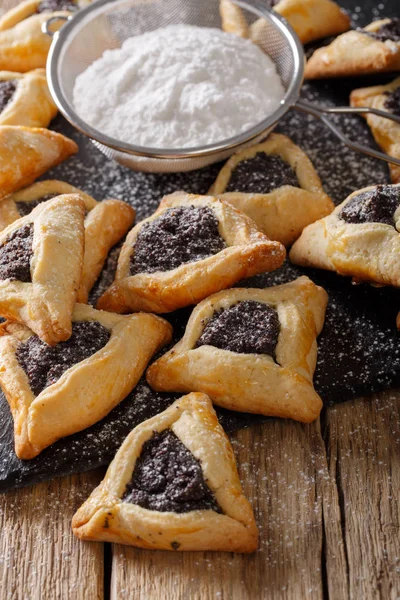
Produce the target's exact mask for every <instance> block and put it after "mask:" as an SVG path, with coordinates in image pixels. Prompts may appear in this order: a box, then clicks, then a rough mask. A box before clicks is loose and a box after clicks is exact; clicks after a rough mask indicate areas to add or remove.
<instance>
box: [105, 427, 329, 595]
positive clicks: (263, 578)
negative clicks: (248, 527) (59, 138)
mask: <svg viewBox="0 0 400 600" xmlns="http://www.w3.org/2000/svg"><path fill="white" fill-rule="evenodd" d="M232 437H233V443H234V449H235V453H236V456H237V460H238V466H239V471H240V475H241V480H242V483H243V487H244V490H245V493H246V495H247V497H248V498H249V500H250V501H251V503H252V505H253V507H254V510H255V513H256V518H257V522H258V525H259V528H260V538H261V542H260V549H259V551H258V552H257V553H255V554H254V555H250V556H244V555H233V554H213V553H210V552H209V553H207V552H205V553H190V554H185V553H171V552H170V553H168V552H150V551H141V550H137V549H133V548H128V547H124V546H120V545H116V546H114V548H113V570H112V585H111V599H112V600H117V599H118V600H120V599H121V598H135V599H137V600H139V599H140V600H145V599H146V600H152V599H156V598H157V599H158V598H163V599H165V600H167V599H179V600H181V599H190V600H194V599H201V600H208V599H211V598H213V599H214V598H222V599H223V598H225V599H229V600H244V599H246V600H247V599H248V598H285V600H286V599H288V600H291V599H293V600H294V599H296V600H298V598H305V597H307V598H309V599H315V600H317V599H318V600H319V599H321V598H323V582H322V568H321V561H322V541H323V540H322V498H321V494H320V491H319V490H320V489H322V488H321V486H320V484H319V480H320V479H321V478H325V479H327V470H326V461H325V447H324V444H323V441H322V438H321V436H320V433H319V425H318V424H313V425H310V426H303V425H300V424H296V423H293V422H288V421H286V422H283V421H278V420H275V421H270V422H268V423H266V424H265V425H263V426H258V427H254V428H251V429H247V430H242V431H239V432H238V433H237V434H235V435H234V436H232ZM327 485H328V484H327V483H326V482H325V487H327Z"/></svg>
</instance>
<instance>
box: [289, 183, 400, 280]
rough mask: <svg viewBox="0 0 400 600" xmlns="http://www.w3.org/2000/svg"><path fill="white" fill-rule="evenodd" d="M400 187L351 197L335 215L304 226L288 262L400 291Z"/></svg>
mask: <svg viewBox="0 0 400 600" xmlns="http://www.w3.org/2000/svg"><path fill="white" fill-rule="evenodd" d="M399 207H400V185H378V186H370V187H366V188H364V189H362V190H357V191H356V192H353V193H352V194H350V196H349V197H348V198H346V200H345V201H344V202H342V204H340V205H339V206H337V207H336V208H335V210H334V211H333V213H332V214H330V215H329V216H328V217H325V218H324V219H321V220H320V221H317V222H316V223H313V224H312V225H309V226H308V227H306V228H305V230H304V231H303V233H302V234H301V236H300V237H299V239H298V240H297V242H295V244H294V245H293V246H292V250H291V252H290V260H291V261H292V262H293V263H295V264H296V265H302V266H304V267H317V268H319V269H328V270H330V271H336V272H337V273H339V274H340V275H349V276H351V277H353V278H354V280H355V281H369V282H371V283H378V284H383V285H393V286H396V287H400V266H399V260H398V257H399V255H400V234H399V229H400V210H399Z"/></svg>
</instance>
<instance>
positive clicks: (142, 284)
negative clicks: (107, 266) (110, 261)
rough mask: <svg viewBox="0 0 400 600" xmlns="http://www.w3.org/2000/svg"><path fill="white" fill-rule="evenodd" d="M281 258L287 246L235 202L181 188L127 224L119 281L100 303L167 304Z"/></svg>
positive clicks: (151, 307)
mask: <svg viewBox="0 0 400 600" xmlns="http://www.w3.org/2000/svg"><path fill="white" fill-rule="evenodd" d="M284 258H285V249H284V247H283V246H282V245H281V244H280V243H279V242H273V241H271V240H270V239H269V238H268V237H267V236H265V235H264V234H263V233H261V232H260V231H259V230H258V228H257V227H256V224H255V223H254V222H253V221H252V220H251V219H249V218H248V217H246V215H244V214H242V213H241V212H239V211H237V210H236V209H235V208H233V207H232V206H231V205H230V204H227V203H226V202H224V201H222V200H219V199H217V198H213V197H211V196H197V195H194V194H176V195H174V196H171V197H170V199H169V201H168V205H163V204H161V205H160V207H159V208H158V209H157V211H156V212H155V213H154V214H153V215H152V216H151V217H149V218H148V219H145V220H144V221H141V222H140V223H138V225H136V226H135V227H134V228H133V229H132V230H131V231H130V233H129V234H128V236H127V238H126V241H125V243H124V246H123V248H122V250H121V254H120V257H119V261H118V267H117V273H116V277H115V281H114V283H113V284H112V285H111V287H110V288H109V289H108V290H107V291H106V292H105V293H104V294H103V296H102V297H101V298H100V300H99V303H98V307H99V308H101V309H105V310H111V311H115V312H129V311H135V310H144V311H149V312H155V313H164V312H170V311H173V310H176V309H177V308H181V307H184V306H188V305H190V304H195V303H196V302H199V301H200V300H202V299H203V298H205V297H207V296H208V295H210V294H212V293H214V292H216V291H219V290H221V289H224V288H227V287H230V286H232V285H233V284H234V283H235V282H237V281H239V280H240V279H244V278H246V277H251V276H252V275H256V274H257V273H262V272H266V271H273V270H274V269H277V268H278V267H280V265H281V264H282V262H283V261H284Z"/></svg>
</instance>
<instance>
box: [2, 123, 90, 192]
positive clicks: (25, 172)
mask: <svg viewBox="0 0 400 600" xmlns="http://www.w3.org/2000/svg"><path fill="white" fill-rule="evenodd" d="M77 151H78V146H77V145H76V144H75V142H73V141H72V140H70V139H69V138H67V137H65V136H64V135H61V133H56V132H55V131H49V130H48V129H42V128H30V127H18V126H12V125H2V126H0V198H2V197H4V196H7V195H8V194H11V193H12V192H15V191H16V190H19V189H21V188H22V187H25V186H26V185H29V184H30V183H33V182H34V181H35V179H37V178H38V177H39V176H40V175H43V173H45V172H46V171H47V170H48V169H51V167H54V166H55V165H58V164H59V163H60V162H62V161H63V160H65V159H66V158H68V157H69V156H71V155H72V154H75V153H76V152H77Z"/></svg>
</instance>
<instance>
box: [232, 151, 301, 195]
mask: <svg viewBox="0 0 400 600" xmlns="http://www.w3.org/2000/svg"><path fill="white" fill-rule="evenodd" d="M283 185H293V186H295V187H299V182H298V179H297V177H296V173H295V172H294V171H293V169H292V167H291V166H290V165H289V164H288V163H287V162H285V161H284V160H282V158H281V157H280V156H277V155H276V154H271V155H269V154H265V152H258V153H257V154H256V155H255V156H254V157H253V158H249V159H248V160H242V161H241V162H240V163H239V164H238V165H237V166H236V167H235V169H234V170H233V171H232V175H231V178H230V180H229V183H228V187H227V188H226V191H227V192H243V193H247V194H269V193H270V192H272V191H273V190H276V189H278V188H280V187H282V186H283Z"/></svg>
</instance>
